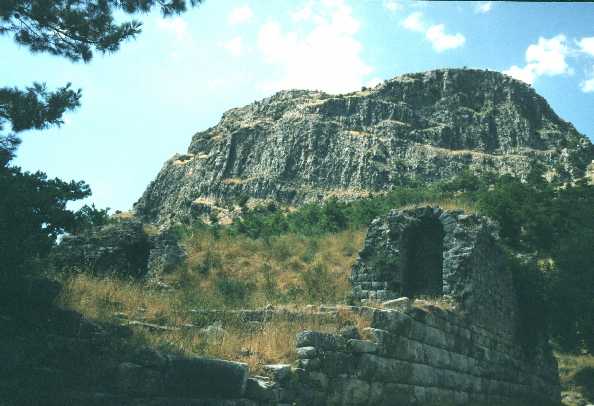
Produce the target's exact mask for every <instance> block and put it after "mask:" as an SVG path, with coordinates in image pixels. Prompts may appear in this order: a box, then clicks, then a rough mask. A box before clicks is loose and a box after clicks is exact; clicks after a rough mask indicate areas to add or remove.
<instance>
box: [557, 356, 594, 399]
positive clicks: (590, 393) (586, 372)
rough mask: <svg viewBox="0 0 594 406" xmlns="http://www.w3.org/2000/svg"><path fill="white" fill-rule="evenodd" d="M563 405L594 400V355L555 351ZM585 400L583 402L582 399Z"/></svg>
mask: <svg viewBox="0 0 594 406" xmlns="http://www.w3.org/2000/svg"><path fill="white" fill-rule="evenodd" d="M555 356H556V358H557V362H558V363H559V380H560V382H561V391H562V394H563V398H564V402H563V404H564V405H565V406H578V405H581V404H588V403H593V402H594V356H593V355H575V354H565V353H556V354H555ZM584 400H585V403H583V401H584Z"/></svg>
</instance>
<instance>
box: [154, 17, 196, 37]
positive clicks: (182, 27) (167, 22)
mask: <svg viewBox="0 0 594 406" xmlns="http://www.w3.org/2000/svg"><path fill="white" fill-rule="evenodd" d="M157 27H158V28H159V29H160V30H162V31H165V32H169V33H171V34H173V35H174V36H175V39H176V40H178V41H188V40H190V39H191V35H190V30H189V27H188V23H187V22H186V21H185V20H184V19H182V18H181V17H173V18H159V19H158V20H157Z"/></svg>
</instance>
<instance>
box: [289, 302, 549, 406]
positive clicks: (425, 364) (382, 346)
mask: <svg viewBox="0 0 594 406" xmlns="http://www.w3.org/2000/svg"><path fill="white" fill-rule="evenodd" d="M368 311H369V312H371V317H372V319H373V322H372V327H371V328H368V329H367V330H366V331H365V332H364V334H366V335H368V339H367V340H362V339H360V338H352V337H350V338H349V337H348V336H347V337H345V336H340V335H331V334H326V333H317V332H303V333H300V334H299V335H298V337H297V346H298V347H299V348H298V353H299V357H300V361H299V366H300V368H298V369H297V370H295V371H296V372H295V373H296V374H297V375H298V379H295V380H294V382H299V384H298V385H297V387H295V386H293V392H294V394H295V395H296V397H297V399H296V401H297V404H303V405H369V406H371V405H427V404H439V405H444V404H445V405H447V404H452V405H454V404H455V405H465V404H467V405H471V404H472V405H477V404H479V405H480V404H485V405H494V404H509V403H510V402H518V401H524V402H525V404H527V405H547V404H559V393H560V388H559V381H558V373H557V365H556V361H555V359H554V358H553V357H552V354H551V352H550V349H548V348H547V347H546V346H545V345H544V344H543V345H542V346H541V348H540V349H538V350H537V353H536V354H535V355H534V356H533V357H532V358H530V357H529V356H528V355H526V354H525V353H524V352H523V351H522V350H521V349H520V348H518V347H517V346H516V345H514V343H513V342H510V341H507V340H505V339H504V338H502V337H501V336H500V335H495V334H492V333H490V332H489V331H487V330H484V329H482V328H479V327H477V326H476V325H472V324H469V323H468V322H467V321H465V320H464V319H463V318H461V317H460V316H458V315H456V314H454V313H452V312H449V311H444V310H441V309H439V308H437V307H432V306H430V307H429V308H428V310H426V309H420V308H412V309H409V310H406V311H399V310H378V309H372V310H368ZM289 387H290V385H289ZM514 404H517V403H514Z"/></svg>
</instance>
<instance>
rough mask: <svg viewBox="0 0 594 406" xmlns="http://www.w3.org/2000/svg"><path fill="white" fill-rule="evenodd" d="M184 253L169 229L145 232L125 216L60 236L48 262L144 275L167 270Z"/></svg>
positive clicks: (61, 267)
mask: <svg viewBox="0 0 594 406" xmlns="http://www.w3.org/2000/svg"><path fill="white" fill-rule="evenodd" d="M185 257H186V254H185V252H184V250H183V249H182V247H181V246H180V245H179V241H178V238H177V236H176V235H175V233H174V232H173V231H172V230H171V229H165V230H162V231H160V232H158V233H155V234H153V235H148V234H147V233H146V232H145V230H144V224H143V223H142V222H140V221H138V220H136V219H125V220H115V221H113V222H112V223H110V224H107V225H104V226H101V227H96V228H93V229H91V230H87V231H83V232H82V233H80V234H77V235H66V236H64V238H63V239H62V242H61V243H60V244H59V245H58V246H57V247H55V248H54V249H53V250H52V253H51V262H52V264H53V266H54V267H55V268H56V269H59V270H76V271H88V272H91V273H94V274H97V275H110V274H111V275H117V276H125V277H128V276H132V277H145V276H157V275H161V274H163V273H167V272H171V271H172V270H174V269H176V268H177V267H178V266H180V265H181V264H182V263H183V261H184V260H185Z"/></svg>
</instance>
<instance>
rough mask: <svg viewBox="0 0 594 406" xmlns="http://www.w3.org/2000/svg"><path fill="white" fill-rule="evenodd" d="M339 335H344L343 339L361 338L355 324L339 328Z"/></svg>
mask: <svg viewBox="0 0 594 406" xmlns="http://www.w3.org/2000/svg"><path fill="white" fill-rule="evenodd" d="M338 333H339V335H340V336H342V337H344V338H345V339H347V340H348V339H350V338H354V339H356V340H358V339H360V338H361V335H360V334H359V330H358V329H357V327H355V326H347V327H343V328H341V329H340V331H339V332H338Z"/></svg>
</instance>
